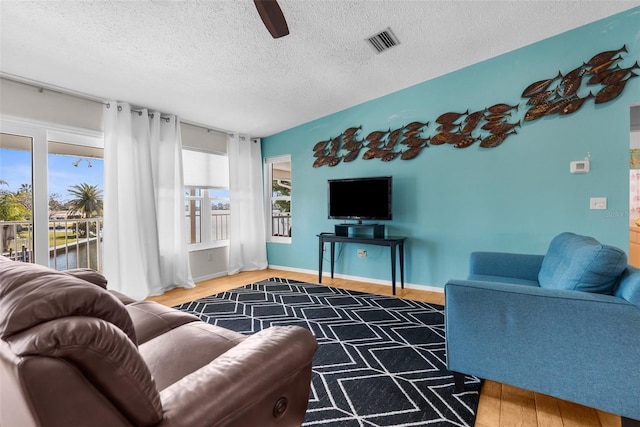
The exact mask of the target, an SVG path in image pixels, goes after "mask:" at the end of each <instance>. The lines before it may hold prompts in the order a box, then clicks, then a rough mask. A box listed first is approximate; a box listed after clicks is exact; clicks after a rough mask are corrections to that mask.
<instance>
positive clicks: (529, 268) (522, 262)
mask: <svg viewBox="0 0 640 427" xmlns="http://www.w3.org/2000/svg"><path fill="white" fill-rule="evenodd" d="M543 259H544V255H531V254H515V253H509V252H473V253H471V257H470V259H469V275H470V276H473V275H480V276H499V277H513V278H516V279H522V280H531V281H536V282H537V281H538V273H539V272H540V267H541V266H542V260H543Z"/></svg>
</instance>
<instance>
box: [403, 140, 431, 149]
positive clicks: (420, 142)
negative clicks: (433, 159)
mask: <svg viewBox="0 0 640 427" xmlns="http://www.w3.org/2000/svg"><path fill="white" fill-rule="evenodd" d="M428 141H429V140H428V139H426V138H407V139H403V140H402V142H400V144H402V145H406V146H407V147H410V148H417V147H426V146H427V143H428Z"/></svg>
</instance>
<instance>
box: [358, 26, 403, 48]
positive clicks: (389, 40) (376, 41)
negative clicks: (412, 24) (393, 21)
mask: <svg viewBox="0 0 640 427" xmlns="http://www.w3.org/2000/svg"><path fill="white" fill-rule="evenodd" d="M366 42H367V43H369V46H371V48H372V49H373V50H375V51H376V53H381V52H384V51H385V50H388V49H391V48H392V47H394V46H397V45H399V44H400V41H399V40H398V39H397V38H396V36H395V35H394V34H393V32H392V31H391V28H387V29H386V30H384V31H381V32H379V33H378V34H375V35H373V36H371V37H368V38H367V39H366Z"/></svg>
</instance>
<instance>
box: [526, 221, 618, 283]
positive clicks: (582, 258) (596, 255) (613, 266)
mask: <svg viewBox="0 0 640 427" xmlns="http://www.w3.org/2000/svg"><path fill="white" fill-rule="evenodd" d="M626 266H627V254H626V253H625V252H624V251H623V250H621V249H618V248H616V247H613V246H608V245H602V244H600V243H599V242H598V241H597V240H596V239H594V238H593V237H587V236H580V235H577V234H574V233H561V234H559V235H557V236H556V237H554V239H553V240H552V241H551V243H550V244H549V249H548V251H547V254H546V255H545V256H544V259H543V260H542V266H541V268H540V272H539V273H538V282H540V287H542V288H550V289H565V290H575V291H583V292H594V293H600V294H612V293H613V290H614V288H615V286H616V283H617V281H618V278H619V277H620V275H621V274H622V272H623V271H624V269H625V268H626Z"/></svg>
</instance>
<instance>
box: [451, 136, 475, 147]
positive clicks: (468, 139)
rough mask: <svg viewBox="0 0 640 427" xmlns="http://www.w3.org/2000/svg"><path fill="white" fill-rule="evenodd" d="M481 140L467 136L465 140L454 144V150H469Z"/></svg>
mask: <svg viewBox="0 0 640 427" xmlns="http://www.w3.org/2000/svg"><path fill="white" fill-rule="evenodd" d="M479 140H480V138H479V137H478V138H472V137H470V136H467V137H465V138H462V139H461V140H460V141H458V142H456V143H455V144H453V147H454V148H467V147H470V146H472V145H473V143H474V142H476V141H479Z"/></svg>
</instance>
